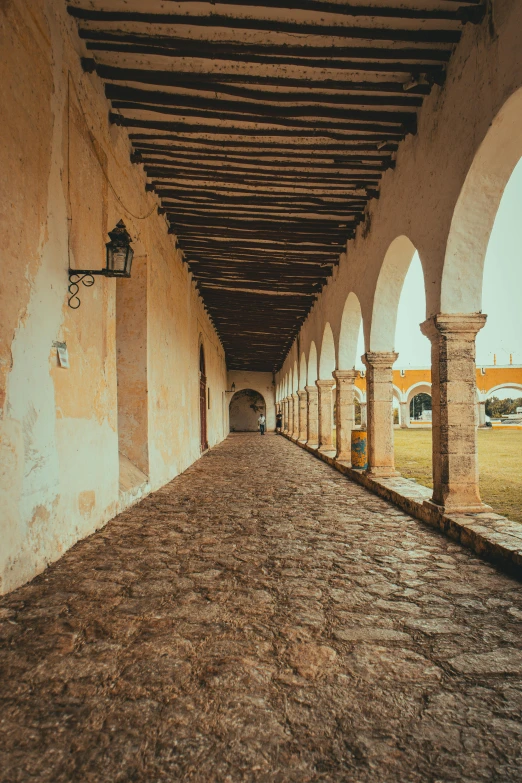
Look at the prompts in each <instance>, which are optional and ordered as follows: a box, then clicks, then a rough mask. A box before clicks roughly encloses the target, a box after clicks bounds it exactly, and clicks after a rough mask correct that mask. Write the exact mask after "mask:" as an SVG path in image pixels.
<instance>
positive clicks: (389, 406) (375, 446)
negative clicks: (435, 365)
mask: <svg viewBox="0 0 522 783" xmlns="http://www.w3.org/2000/svg"><path fill="white" fill-rule="evenodd" d="M398 355H399V354H398V353H394V352H393V351H378V352H371V351H370V352H368V353H365V354H364V356H363V362H364V364H365V365H366V367H367V373H366V399H367V401H368V425H367V430H368V470H367V472H368V473H369V474H370V475H372V476H376V477H378V476H381V477H385V476H398V475H399V473H397V471H396V470H395V464H394V455H393V372H392V367H393V363H394V361H395V360H396V359H397V357H398Z"/></svg>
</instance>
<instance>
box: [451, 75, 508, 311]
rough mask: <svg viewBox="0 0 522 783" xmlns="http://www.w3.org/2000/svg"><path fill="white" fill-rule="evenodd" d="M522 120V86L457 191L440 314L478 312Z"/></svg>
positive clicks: (496, 122)
mask: <svg viewBox="0 0 522 783" xmlns="http://www.w3.org/2000/svg"><path fill="white" fill-rule="evenodd" d="M521 122H522V88H520V89H518V90H517V91H516V92H515V93H514V94H513V95H512V96H511V97H510V98H509V99H508V100H507V101H506V103H505V104H504V106H503V107H502V109H501V110H500V111H499V113H498V114H497V116H496V117H495V119H494V120H493V122H492V123H491V126H490V128H489V130H488V132H487V134H486V136H485V138H484V141H483V142H482V144H481V145H480V147H479V149H478V152H477V154H476V155H475V158H474V160H473V163H472V164H471V167H470V169H469V172H468V174H467V176H466V180H465V182H464V185H463V187H462V190H461V192H460V195H459V198H458V201H457V205H456V207H455V211H454V213H453V219H452V221H451V228H450V232H449V235H448V242H447V246H446V257H445V259H444V270H443V274H442V285H441V306H440V310H441V312H442V313H478V312H481V311H482V293H483V285H482V284H483V273H484V262H485V260H486V253H487V252H488V250H489V247H488V245H489V243H490V237H491V233H492V230H493V227H494V224H495V222H496V220H497V219H498V213H499V208H500V204H501V200H502V199H503V195H504V191H505V189H506V185H507V184H508V182H509V180H510V178H511V176H512V174H513V172H514V169H515V167H516V166H517V164H518V162H519V161H520V158H521V157H522V135H521V133H520V123H521ZM519 203H520V202H519Z"/></svg>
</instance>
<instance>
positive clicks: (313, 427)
mask: <svg viewBox="0 0 522 783" xmlns="http://www.w3.org/2000/svg"><path fill="white" fill-rule="evenodd" d="M318 394H319V392H318V390H317V386H307V387H306V396H307V398H308V404H307V411H306V442H307V444H308V445H309V446H317V444H318V443H319V413H318Z"/></svg>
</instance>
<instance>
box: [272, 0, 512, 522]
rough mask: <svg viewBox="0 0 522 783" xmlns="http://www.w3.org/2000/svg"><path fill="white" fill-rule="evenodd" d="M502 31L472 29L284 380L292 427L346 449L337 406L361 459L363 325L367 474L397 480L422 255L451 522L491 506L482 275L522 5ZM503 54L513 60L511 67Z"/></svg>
mask: <svg viewBox="0 0 522 783" xmlns="http://www.w3.org/2000/svg"><path fill="white" fill-rule="evenodd" d="M493 22H494V35H493V34H492V31H491V30H490V31H489V33H486V31H485V28H482V27H481V28H475V29H473V30H472V29H471V28H469V29H468V30H467V32H466V35H465V36H464V38H463V42H462V46H461V47H460V49H459V51H458V52H457V55H456V57H455V58H454V60H453V61H452V63H451V64H450V67H449V69H448V78H447V81H446V84H445V86H444V88H443V92H441V91H439V90H438V89H437V90H435V92H436V93H437V96H436V97H435V98H434V104H436V103H437V101H438V105H437V112H436V113H435V105H431V99H430V101H428V102H427V105H426V107H425V108H423V109H422V110H421V112H420V123H419V132H418V134H417V135H416V136H415V137H411V138H409V139H408V140H407V142H406V143H405V145H403V147H402V148H401V149H400V150H399V152H398V155H397V165H396V168H395V169H394V170H393V171H390V172H387V174H386V176H385V177H384V179H383V184H382V187H381V192H380V197H379V199H378V200H374V201H372V202H371V207H370V209H369V210H368V211H367V214H366V218H365V222H364V223H363V224H362V225H360V226H359V227H358V229H357V232H356V235H355V238H354V239H353V240H351V241H349V242H348V243H347V246H346V252H345V253H344V254H343V255H342V256H341V258H340V262H339V265H338V267H337V268H335V269H334V272H333V275H332V277H331V278H330V280H329V282H328V284H327V285H326V286H325V287H324V288H323V289H322V291H321V293H320V294H318V295H317V296H316V298H315V302H314V304H313V306H312V308H311V311H310V313H309V315H308V317H307V318H306V320H305V321H304V323H303V325H302V326H301V328H300V331H299V334H298V336H297V338H296V340H295V341H294V343H293V345H292V347H291V349H290V350H289V352H288V354H287V356H286V359H285V361H284V364H283V366H282V368H281V370H280V372H279V373H278V374H277V376H276V382H277V390H276V400H277V403H278V405H279V407H280V409H281V410H282V412H283V417H284V431H285V432H286V433H287V434H288V435H289V436H291V437H292V438H293V439H295V440H297V441H300V442H301V443H303V444H304V443H306V444H307V445H308V447H312V448H316V449H318V450H323V451H330V452H332V451H333V449H334V445H333V444H334V441H333V437H332V420H333V413H332V412H333V408H334V400H335V424H334V427H335V434H336V438H335V455H336V458H337V459H338V460H341V461H344V462H349V461H350V438H351V430H352V429H353V427H354V397H355V395H357V396H358V398H359V399H360V393H359V392H358V390H357V387H356V386H355V381H356V378H357V377H358V372H357V371H356V370H355V364H356V359H357V357H356V350H357V342H358V336H359V330H360V329H361V328H362V330H363V334H364V345H365V352H364V355H363V356H362V362H363V364H364V366H365V368H366V369H365V371H364V372H365V374H366V385H367V395H366V404H365V403H364V401H363V403H362V406H361V409H362V421H363V426H364V424H365V422H366V428H367V438H368V468H367V471H368V473H369V474H370V475H372V476H374V477H381V478H384V477H389V476H394V475H397V473H396V471H395V466H394V452H393V423H392V422H393V396H394V386H393V367H394V365H395V363H396V361H397V358H398V354H397V352H396V351H395V325H396V319H397V309H398V305H399V299H400V294H401V290H402V286H403V282H404V279H405V277H406V274H407V271H408V268H409V266H410V263H411V260H412V258H413V256H414V254H415V252H418V254H419V257H420V261H421V264H422V268H423V274H424V283H425V294H426V319H425V320H424V322H423V323H421V324H420V325H417V324H413V323H412V325H411V328H412V329H414V328H420V329H421V331H422V333H423V334H424V335H425V336H426V338H427V339H428V340H429V341H430V343H431V382H432V388H431V394H432V408H433V410H432V416H433V419H432V427H433V430H432V432H433V438H432V440H433V455H432V456H433V485H434V489H433V498H432V502H433V503H434V504H436V505H437V506H438V507H441V508H442V509H443V510H444V511H445V512H448V513H451V512H456V511H469V512H473V511H479V510H481V509H482V508H483V505H482V503H481V499H480V494H479V484H478V460H477V433H476V429H477V428H476V425H477V399H478V397H479V398H480V394H479V395H478V397H477V378H476V373H477V370H476V363H475V340H476V336H477V334H478V332H479V331H480V330H481V329H482V328H484V326H485V324H486V319H487V316H486V314H484V313H482V276H483V267H484V260H485V256H486V251H487V247H488V241H489V237H490V234H491V230H492V228H493V224H494V221H495V217H496V213H497V211H498V207H499V204H500V200H501V198H502V194H503V192H504V189H505V187H506V184H507V182H508V180H509V178H510V176H511V174H512V172H513V170H514V168H515V166H516V165H517V163H518V162H519V160H520V159H521V157H522V138H521V136H520V133H519V132H518V128H519V127H520V123H521V122H522V89H521V85H522V52H521V51H520V48H519V47H517V46H516V45H515V40H514V32H513V31H514V30H516V29H518V30H520V29H522V7H521V6H520V4H515V3H511V4H509V3H508V4H506V6H505V8H504V12H503V13H502V14H497V15H496V16H495V18H494V19H493ZM501 50H502V51H503V52H505V53H506V54H508V56H507V57H502V58H500V57H499V52H500V51H501ZM472 51H473V52H474V53H475V55H474V56H473V57H471V56H470V55H471V52H472ZM493 85H494V86H493ZM432 97H433V95H432ZM456 106H459V112H456V110H455V107H456ZM370 226H371V231H370ZM479 401H480V400H479Z"/></svg>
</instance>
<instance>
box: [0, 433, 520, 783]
mask: <svg viewBox="0 0 522 783" xmlns="http://www.w3.org/2000/svg"><path fill="white" fill-rule="evenodd" d="M521 631H522V585H521V584H520V583H518V582H516V581H514V580H513V579H511V578H510V577H508V576H505V575H503V574H501V573H500V572H498V571H496V570H495V569H494V568H493V567H492V566H490V565H488V564H486V563H484V562H481V561H480V560H479V559H477V557H475V556H474V555H473V554H471V553H470V552H468V551H466V550H464V549H462V548H461V547H460V546H457V545H456V544H454V543H452V542H451V541H449V540H447V539H445V538H443V537H442V536H441V535H440V534H439V533H437V532H436V531H433V530H431V529H430V528H428V527H425V526H423V525H422V524H421V523H420V522H417V521H415V520H413V519H411V518H409V517H408V516H406V515H405V514H404V513H402V512H401V511H399V510H397V509H395V508H394V507H392V506H390V505H388V504H387V503H386V502H384V501H382V500H380V499H378V498H377V497H374V496H373V495H371V494H369V493H368V492H366V491H365V490H364V489H362V488H360V487H358V486H355V485H353V484H351V483H350V482H349V481H348V480H347V479H346V478H344V477H343V476H342V475H340V474H339V473H337V472H336V471H334V470H333V469H331V468H330V467H328V466H327V465H325V464H323V463H322V462H320V461H319V460H316V459H314V457H313V456H311V455H310V454H308V453H306V452H305V451H303V450H302V449H300V448H298V447H296V446H295V445H294V444H292V443H289V442H288V441H286V440H285V439H283V438H280V437H276V436H272V435H269V436H267V437H265V438H262V437H260V436H259V435H257V434H252V435H250V434H245V435H240V434H238V435H233V436H231V437H230V438H229V439H228V440H227V441H226V442H225V443H223V444H221V445H220V446H219V447H217V448H216V449H214V450H213V451H211V452H210V453H208V454H207V455H206V456H205V457H203V458H202V459H201V460H200V461H199V462H197V463H196V464H195V465H194V466H192V467H191V468H190V469H189V470H187V472H186V473H185V474H183V475H182V476H180V477H179V478H177V479H175V480H174V481H173V482H172V483H171V484H169V485H168V486H166V487H164V488H163V489H161V490H160V491H159V492H156V493H155V494H153V495H151V496H150V497H148V498H147V499H145V500H144V501H142V502H141V503H140V504H139V505H138V506H135V507H134V508H132V509H130V510H128V511H127V512H125V513H124V514H121V515H120V516H119V517H117V518H116V519H115V520H113V521H112V522H111V523H110V524H109V525H108V526H107V527H106V528H104V530H103V531H101V532H99V533H97V534H96V535H93V536H92V537H90V538H89V539H87V540H85V541H83V542H81V543H80V544H78V545H77V546H75V547H74V548H73V549H72V550H71V551H70V552H68V553H67V554H66V555H65V556H64V557H63V558H62V559H61V560H60V561H59V562H58V563H56V564H55V565H54V566H52V567H51V568H49V569H48V570H47V571H46V572H45V573H44V574H42V575H41V576H40V577H38V578H37V579H35V580H34V581H33V582H32V583H31V584H29V585H27V586H25V587H22V588H21V589H19V590H17V591H15V592H14V593H12V594H11V595H9V596H6V597H4V598H3V599H1V600H0V668H1V680H0V733H1V740H0V781H2V783H22V782H23V783H25V782H26V781H38V782H40V781H46V782H47V781H49V783H62V781H63V782H67V783H69V782H70V781H71V782H72V781H74V783H76V782H78V783H80V782H81V783H91V782H92V783H101V782H102V781H103V782H105V781H107V782H109V781H110V783H119V782H120V781H121V783H128V782H130V781H138V782H139V783H141V782H142V781H143V783H145V781H146V782H147V783H160V782H161V783H167V782H169V783H170V782H171V781H198V783H199V781H201V782H202V783H203V782H205V783H211V782H212V781H223V783H236V782H238V783H239V782H240V781H256V782H257V781H260V782H261V781H262V782H263V783H276V782H277V783H294V782H295V783H305V782H306V783H308V782H309V781H310V782H311V781H332V782H335V783H339V782H340V781H353V782H354V783H416V782H417V781H418V782H419V783H420V782H421V781H422V783H442V782H443V781H444V782H446V781H447V782H449V781H467V783H479V782H480V781H498V782H499V783H504V782H505V781H522V752H521V740H522V722H521V709H522V634H521Z"/></svg>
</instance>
